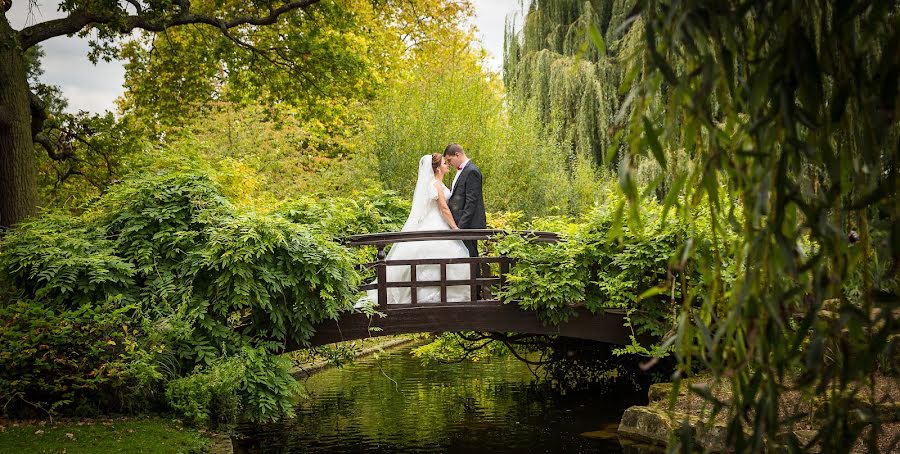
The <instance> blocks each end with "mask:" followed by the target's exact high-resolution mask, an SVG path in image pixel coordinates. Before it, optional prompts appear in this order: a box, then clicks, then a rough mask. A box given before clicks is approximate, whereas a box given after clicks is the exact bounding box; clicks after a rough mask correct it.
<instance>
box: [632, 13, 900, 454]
mask: <svg viewBox="0 0 900 454" xmlns="http://www.w3.org/2000/svg"><path fill="white" fill-rule="evenodd" d="M635 11H636V12H635V16H634V18H635V19H636V18H638V17H640V19H641V20H642V21H643V23H644V28H643V30H642V34H643V42H644V43H646V45H645V46H644V47H643V48H642V50H641V52H640V53H639V54H637V55H636V57H637V58H635V59H634V60H632V61H631V68H630V69H629V70H628V74H629V75H632V76H636V75H638V74H643V77H642V78H641V79H640V83H637V84H635V85H634V86H633V87H632V89H633V91H632V93H633V99H634V100H635V107H634V109H632V110H631V116H630V124H629V127H628V136H627V137H628V140H627V142H628V143H629V144H630V147H629V150H628V151H629V153H633V154H644V155H647V156H650V157H651V159H656V160H658V161H659V165H660V166H661V167H663V168H667V169H668V171H669V172H671V173H672V174H673V175H672V178H673V181H675V184H673V185H672V187H671V189H670V190H669V191H668V195H667V196H666V201H665V204H666V209H667V210H668V209H669V208H674V209H675V210H676V212H677V213H678V214H679V216H682V217H683V219H685V220H686V221H687V222H691V221H692V219H694V218H695V217H696V214H697V212H698V211H699V210H704V211H705V210H709V213H710V218H711V219H712V225H711V226H707V227H704V228H702V230H701V229H700V228H699V226H698V228H697V229H696V232H695V237H696V238H698V239H701V238H702V241H704V242H709V243H711V244H712V247H713V249H714V250H715V256H716V257H715V259H713V260H708V261H707V262H706V263H701V269H704V270H705V272H706V275H705V276H704V281H706V282H709V283H710V284H711V285H710V291H709V292H704V293H703V294H695V295H689V297H687V298H684V299H683V306H682V309H681V311H680V313H679V316H678V323H677V327H676V329H675V336H673V337H672V338H671V339H670V341H671V342H672V345H673V347H675V350H676V352H677V354H678V358H679V364H680V369H681V370H680V374H681V375H685V374H690V373H691V372H692V370H694V369H695V368H696V367H697V365H698V363H699V364H700V365H701V366H702V367H703V368H704V369H706V370H707V371H709V372H710V373H711V374H712V376H713V381H714V382H715V384H716V385H720V386H724V387H726V388H728V390H729V391H730V393H729V394H730V395H729V397H728V398H727V399H721V398H719V397H717V396H715V395H713V394H712V393H710V392H709V389H701V388H697V389H695V390H696V391H697V392H698V393H699V394H700V395H702V396H703V397H704V398H706V399H708V400H709V401H710V403H711V405H712V406H713V407H714V408H715V411H714V414H716V413H720V412H722V413H725V414H727V415H728V416H729V418H728V428H727V431H726V432H727V433H726V435H727V444H728V446H730V447H733V448H734V449H736V450H737V451H738V452H760V451H762V450H770V449H773V448H774V449H775V450H780V449H784V450H785V451H786V452H790V451H799V450H806V449H817V450H821V452H850V451H851V450H852V449H854V448H859V447H860V445H865V448H866V449H867V450H868V451H869V452H876V451H877V450H878V449H879V445H880V447H881V448H882V449H885V448H886V449H891V448H889V447H887V445H884V444H880V441H879V432H880V430H881V427H880V425H881V424H882V423H885V422H886V421H888V420H886V419H885V414H884V413H880V412H879V411H878V409H877V408H876V407H875V405H874V404H876V403H877V398H878V397H877V396H876V395H875V392H874V389H875V385H874V383H873V380H874V377H875V374H876V372H883V373H885V374H894V376H896V373H897V364H898V363H897V358H896V352H897V333H898V331H900V328H898V326H900V324H898V320H897V312H896V311H897V307H898V301H900V199H898V197H897V191H898V188H900V121H898V118H900V5H898V3H897V2H896V1H894V2H887V1H884V2H870V1H865V0H850V1H845V2H819V1H812V0H810V1H806V0H801V1H793V0H777V1H770V2H744V1H731V0H729V1H721V2H715V4H713V3H709V2H691V1H688V2H679V1H657V0H648V1H642V2H641V4H640V6H639V8H638V9H636V10H635ZM664 88H665V89H664ZM660 96H662V97H663V100H664V102H665V106H666V109H665V110H654V109H649V108H648V106H649V105H650V104H651V103H653V102H656V100H657V99H659V97H660ZM677 142H680V143H683V144H684V146H685V148H686V149H688V150H690V153H689V154H685V155H683V156H681V159H682V160H686V161H689V166H688V167H687V168H684V169H673V167H672V162H671V161H670V160H668V159H667V157H666V156H667V155H666V153H665V148H666V147H668V146H669V145H670V144H672V143H677ZM623 170H624V171H623V172H621V173H620V175H621V179H622V186H623V187H624V188H626V193H627V194H628V197H629V198H630V199H631V200H632V202H633V204H632V206H633V207H634V210H635V211H638V208H639V206H640V198H641V194H642V193H645V191H643V190H639V189H643V188H638V187H637V185H636V184H635V183H634V181H633V176H632V173H631V168H630V167H627V166H626V167H625V168H624V169H623ZM692 241H693V240H690V241H687V242H686V244H685V246H684V249H685V251H684V254H683V255H682V258H681V259H680V260H678V262H679V263H680V265H678V264H676V266H683V263H685V261H686V260H687V259H688V257H690V256H691V251H692V250H694V249H695V248H693V247H692V245H691V242H692ZM696 259H697V258H695V260H696ZM729 276H730V277H729ZM664 292H665V290H664ZM715 387H716V386H715V385H714V386H713V388H715ZM786 393H793V394H795V395H801V396H803V397H804V398H805V399H807V400H809V401H813V402H814V405H813V406H811V407H810V408H811V411H805V410H803V409H802V408H797V407H796V406H794V405H792V404H791V403H788V402H786V399H785V394H786ZM813 417H815V418H816V419H815V423H816V425H817V426H818V427H816V429H817V430H816V431H815V432H814V433H813V436H812V437H811V438H810V439H806V440H801V439H798V437H797V436H796V434H795V433H793V432H791V430H792V429H793V426H794V424H796V423H797V422H798V421H800V420H803V419H806V418H813ZM779 445H780V447H778V446H779Z"/></svg>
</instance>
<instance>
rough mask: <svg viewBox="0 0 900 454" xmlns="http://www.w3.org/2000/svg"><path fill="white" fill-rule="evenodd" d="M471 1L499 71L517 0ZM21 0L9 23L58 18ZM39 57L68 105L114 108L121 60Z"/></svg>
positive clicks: (59, 51)
mask: <svg viewBox="0 0 900 454" xmlns="http://www.w3.org/2000/svg"><path fill="white" fill-rule="evenodd" d="M471 2H472V4H473V5H474V6H475V19H474V24H473V25H474V26H475V27H477V29H478V33H477V37H478V39H479V40H480V41H481V43H482V45H483V46H484V48H485V49H486V50H487V51H488V54H489V56H488V62H487V63H488V65H487V66H488V67H489V68H491V69H493V70H495V71H500V67H501V63H502V59H503V24H504V20H505V18H506V17H507V15H509V14H511V13H517V14H518V15H519V16H521V13H520V12H521V4H520V3H521V0H471ZM28 3H29V2H28V1H27V0H13V7H12V9H11V10H9V11H8V12H7V13H6V16H7V18H8V19H9V21H10V23H11V24H12V26H13V28H15V29H17V30H20V29H22V28H23V27H24V26H26V25H32V24H34V23H37V22H43V21H46V20H49V19H54V18H57V17H60V16H61V14H60V13H59V12H58V11H57V10H56V5H57V4H58V2H48V1H40V0H39V1H38V2H37V4H38V7H37V8H35V9H33V10H32V11H31V16H29V14H28ZM42 47H43V49H44V52H45V54H46V55H45V57H44V59H43V61H42V66H43V68H44V75H43V76H42V77H41V79H42V80H43V82H44V83H48V84H52V85H58V86H59V87H61V88H62V91H63V94H64V95H65V97H66V98H68V99H69V110H70V111H72V112H76V111H78V110H87V111H91V112H102V111H104V110H114V109H115V107H114V104H113V102H114V101H115V99H116V98H117V97H119V96H120V95H121V94H122V91H123V89H122V82H123V80H124V77H125V70H124V68H123V67H122V63H121V62H118V61H114V62H111V63H105V62H102V61H101V62H99V63H98V64H97V65H96V66H95V65H93V64H91V62H90V61H89V60H88V59H87V58H86V56H87V52H88V39H87V38H78V37H71V38H69V37H65V36H61V37H57V38H53V39H50V40H47V41H44V42H43V43H42Z"/></svg>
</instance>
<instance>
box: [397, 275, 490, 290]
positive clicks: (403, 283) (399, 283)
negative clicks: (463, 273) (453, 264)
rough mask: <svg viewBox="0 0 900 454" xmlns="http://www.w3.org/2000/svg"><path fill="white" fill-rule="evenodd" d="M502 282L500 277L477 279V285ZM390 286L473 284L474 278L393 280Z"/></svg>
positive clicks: (419, 286)
mask: <svg viewBox="0 0 900 454" xmlns="http://www.w3.org/2000/svg"><path fill="white" fill-rule="evenodd" d="M499 282H500V278H499V277H479V278H476V279H475V285H479V286H482V285H490V284H496V283H499ZM385 285H386V286H387V287H389V288H407V287H410V288H412V287H413V286H415V287H417V288H422V287H440V286H442V285H447V286H450V285H472V279H448V280H441V281H416V282H409V281H391V282H388V283H387V284H385Z"/></svg>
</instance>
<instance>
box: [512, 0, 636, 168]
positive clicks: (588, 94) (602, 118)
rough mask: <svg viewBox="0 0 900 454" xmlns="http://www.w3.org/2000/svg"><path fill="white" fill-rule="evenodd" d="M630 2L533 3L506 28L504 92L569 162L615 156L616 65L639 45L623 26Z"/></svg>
mask: <svg viewBox="0 0 900 454" xmlns="http://www.w3.org/2000/svg"><path fill="white" fill-rule="evenodd" d="M633 3H634V1H633V0H613V1H609V0H590V1H583V0H547V1H537V0H535V1H532V2H531V3H530V4H529V7H528V11H527V13H526V15H525V17H524V24H523V26H522V28H521V30H517V29H516V28H515V27H512V26H510V25H509V24H507V29H506V40H505V50H504V62H503V77H504V82H505V84H506V86H507V89H508V92H509V94H510V96H512V97H514V98H516V99H517V100H518V101H522V102H526V103H529V104H532V105H534V106H535V108H536V109H537V112H538V113H539V115H540V116H541V122H542V124H544V125H547V128H546V129H547V131H546V132H547V133H550V134H553V135H555V137H556V139H557V140H559V141H560V142H561V143H564V144H568V145H569V148H570V156H569V157H570V158H573V157H576V156H587V157H590V158H591V159H592V160H594V162H597V163H599V162H603V161H604V160H605V158H606V156H607V155H609V154H612V155H615V154H616V153H617V150H616V149H614V148H613V147H612V142H613V140H612V136H613V133H614V131H613V130H612V127H613V125H615V124H616V122H615V121H614V117H615V115H616V112H617V111H618V110H619V107H620V105H621V104H622V101H623V96H622V94H621V93H620V89H619V87H620V84H621V83H622V75H623V71H622V69H621V66H620V65H619V60H620V58H621V56H622V55H627V54H628V53H629V52H634V49H635V48H637V47H638V46H637V44H639V39H640V33H639V27H632V26H629V23H627V22H626V21H625V19H626V18H627V17H628V14H627V13H628V10H629V8H631V7H632V6H633ZM592 37H593V39H592ZM604 43H605V44H604ZM613 157H614V158H615V157H616V156H613ZM614 161H615V162H618V159H614Z"/></svg>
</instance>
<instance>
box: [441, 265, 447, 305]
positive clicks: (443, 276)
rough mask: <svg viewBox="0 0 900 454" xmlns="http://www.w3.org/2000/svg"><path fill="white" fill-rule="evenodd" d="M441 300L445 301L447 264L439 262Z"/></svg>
mask: <svg viewBox="0 0 900 454" xmlns="http://www.w3.org/2000/svg"><path fill="white" fill-rule="evenodd" d="M441 302H442V303H446V302H447V264H446V263H441Z"/></svg>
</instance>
